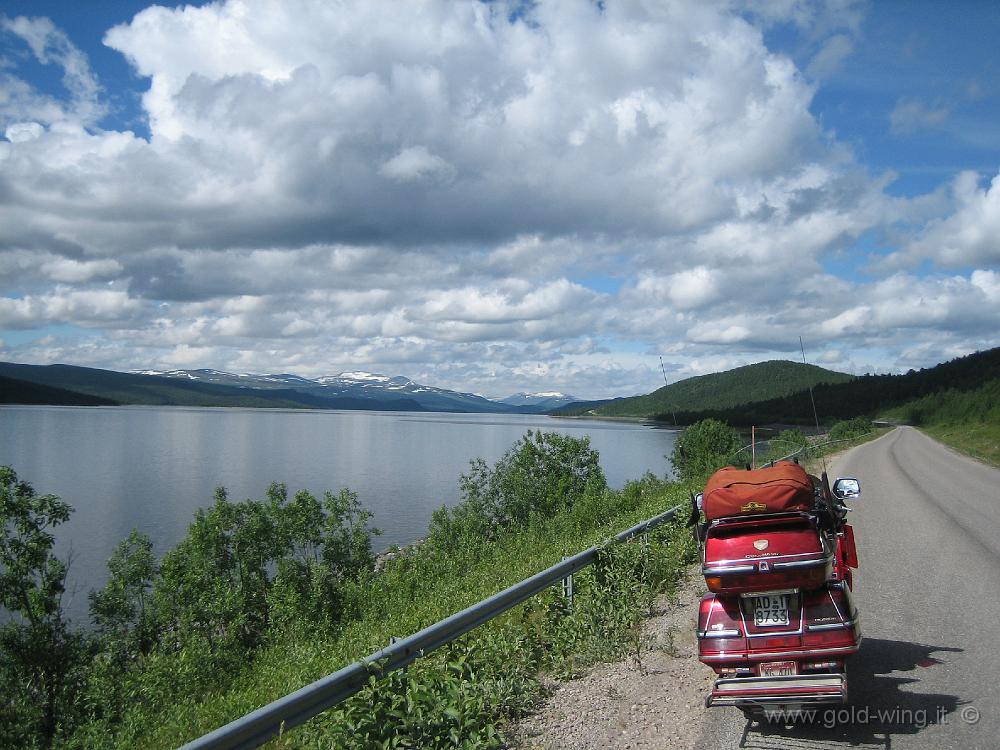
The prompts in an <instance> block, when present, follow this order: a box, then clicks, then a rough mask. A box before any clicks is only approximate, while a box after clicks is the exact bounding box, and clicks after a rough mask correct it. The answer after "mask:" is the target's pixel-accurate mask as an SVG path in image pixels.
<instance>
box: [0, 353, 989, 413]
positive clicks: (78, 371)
mask: <svg viewBox="0 0 1000 750" xmlns="http://www.w3.org/2000/svg"><path fill="white" fill-rule="evenodd" d="M997 378H1000V348H997V349H990V350H988V351H985V352H977V353H976V354H970V355H969V356H967V357H961V358H959V359H955V360H952V361H951V362H945V363H943V364H940V365H936V366H935V367H931V368H927V369H925V370H920V371H914V370H911V371H910V372H908V373H906V374H904V375H863V376H860V377H855V376H852V375H846V374H844V373H841V372H833V371H831V370H825V369H823V368H821V367H816V366H814V365H805V364H802V363H798V362H785V361H770V362H761V363H759V364H755V365H747V366H746V367H737V368H736V369H733V370H728V371H726V372H721V373H714V374H711V375H702V376H698V377H694V378H688V379H686V380H681V381H678V382H677V383H672V384H671V385H668V386H665V387H663V388H660V389H658V390H656V391H654V392H653V393H650V394H648V395H645V396H636V397H632V398H620V399H613V400H607V401H576V400H575V399H573V397H572V396H567V395H566V394H563V393H557V392H542V393H518V394H516V395H513V396H508V397H507V398H505V399H502V400H492V399H488V398H486V397H485V396H481V395H479V394H475V393H462V392H459V391H451V390H447V389H445V388H437V387H434V386H428V385H421V384H419V383H414V382H413V381H412V380H410V379H409V378H405V377H402V376H395V377H391V376H388V375H378V374H375V373H369V372H344V373H341V374H339V375H331V376H326V377H321V378H315V379H309V378H303V377H301V376H299V375H290V374H287V373H286V374H278V375H251V374H234V373H229V372H221V371H219V370H170V371H166V372H163V371H154V370H145V371H141V372H131V373H125V372H115V371H113V370H98V369H93V368H88V367H75V366H72V365H47V366H39V365H21V364H14V363H10V362H0V403H7V404H67V405H68V404H75V405H115V404H153V405H176V406H242V407H270V408H287V409H364V410H369V411H389V410H391V411H443V412H479V413H494V414H543V413H544V414H552V415H555V416H589V417H639V418H644V419H653V420H657V421H661V422H664V423H666V424H675V423H676V424H679V425H684V424H692V423H694V422H696V421H698V420H699V419H704V418H707V417H712V418H715V419H722V420H724V421H727V422H729V423H730V424H733V425H751V424H756V425H765V424H770V423H795V424H807V423H811V422H812V421H813V418H814V417H813V400H814V399H813V398H812V397H811V396H810V393H809V389H810V388H812V389H813V392H814V396H815V403H816V408H817V410H818V412H819V417H820V421H821V422H830V421H835V420H837V419H846V418H850V417H854V416H859V415H875V414H878V413H879V412H881V411H884V410H885V409H889V408H892V407H895V406H899V405H901V404H903V403H906V402H907V401H910V400H912V399H916V398H921V397H923V396H926V395H928V394H931V393H937V392H941V391H945V390H948V389H951V390H955V391H966V390H970V389H975V388H978V387H979V386H981V385H982V384H983V383H984V382H986V381H988V380H992V379H997Z"/></svg>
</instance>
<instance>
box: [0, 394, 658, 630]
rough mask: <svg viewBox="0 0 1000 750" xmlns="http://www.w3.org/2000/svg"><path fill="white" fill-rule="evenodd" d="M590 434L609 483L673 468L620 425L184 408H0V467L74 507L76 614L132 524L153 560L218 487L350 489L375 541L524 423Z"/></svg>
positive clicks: (234, 491) (64, 531) (405, 534)
mask: <svg viewBox="0 0 1000 750" xmlns="http://www.w3.org/2000/svg"><path fill="white" fill-rule="evenodd" d="M529 429H532V430H538V429H542V430H550V431H557V432H560V433H563V434H566V435H572V436H574V437H581V436H584V435H586V436H589V437H590V440H591V445H592V446H593V447H594V448H595V449H596V450H598V451H599V452H600V455H601V465H602V466H603V468H604V471H605V473H606V475H607V477H608V482H609V483H610V484H611V485H612V486H613V487H621V486H623V485H624V484H625V482H626V481H628V480H630V479H638V478H639V477H641V476H642V475H643V474H644V473H646V472H647V471H651V472H652V473H654V474H656V475H658V476H663V475H665V474H666V473H667V471H668V470H669V468H670V465H669V462H668V460H667V458H666V455H668V454H669V453H670V451H671V450H672V449H673V444H674V439H675V437H676V434H677V433H675V432H674V431H672V430H664V429H656V428H653V427H651V426H646V425H641V424H637V423H630V422H607V421H597V420H578V419H572V420H569V419H554V418H551V417H545V416H522V415H513V416H510V415H492V414H491V415H486V414H438V413H434V414H427V413H401V412H360V411H291V410H289V411H284V410H270V409H266V410H265V409H205V408H184V407H144V406H132V407H128V406H125V407H97V408H95V407H89V408H84V407H56V406H23V407H22V406H5V407H0V465H9V466H12V467H13V468H14V470H15V471H16V472H17V474H18V477H19V478H21V479H23V480H26V481H28V482H30V483H31V484H32V485H33V486H34V488H35V490H36V491H37V492H38V493H40V494H45V493H53V494H55V495H58V496H59V497H61V498H62V499H63V500H65V501H66V502H68V503H70V504H71V505H72V506H73V507H74V509H75V512H74V513H73V515H72V517H71V519H70V521H69V522H67V523H66V524H64V525H63V526H61V527H59V528H58V529H57V531H56V536H57V540H58V545H57V552H58V553H59V555H60V556H61V557H62V558H63V559H65V558H66V555H70V557H71V564H70V575H69V581H70V591H69V592H68V594H67V597H66V599H65V601H64V604H65V605H66V608H67V611H68V612H69V613H70V614H71V615H72V616H74V617H75V618H82V617H84V616H85V615H86V612H87V592H88V591H89V590H90V589H93V588H99V587H101V586H103V585H104V582H105V579H106V567H105V563H106V561H107V558H108V556H109V555H110V554H111V551H112V550H113V549H114V547H115V545H116V544H117V543H118V542H119V541H120V540H121V539H123V538H124V537H125V536H127V535H128V533H129V531H130V530H131V529H132V528H133V527H135V528H138V529H139V530H140V531H143V532H145V533H147V534H149V535H150V537H151V538H152V539H153V543H154V545H155V547H154V549H155V551H156V553H157V554H158V555H162V554H163V553H164V552H165V551H166V550H168V549H169V548H170V547H172V546H173V545H174V544H176V543H177V542H178V541H179V540H180V539H181V538H182V537H183V536H184V534H185V533H186V530H187V525H188V524H189V523H190V521H191V519H192V515H193V513H194V511H195V510H196V509H197V508H199V507H204V506H208V505H210V504H211V503H212V495H213V492H214V489H215V488H216V487H218V486H220V485H221V486H224V487H226V488H227V489H228V490H229V493H230V495H229V496H230V498H231V499H233V500H243V499H245V498H248V497H253V498H261V497H263V495H264V491H265V490H266V488H267V486H268V485H269V484H270V483H271V482H284V483H285V484H287V485H288V489H289V493H290V494H291V493H294V492H295V491H297V490H299V489H308V490H310V491H311V492H313V493H315V494H317V495H319V494H321V493H322V492H323V491H325V490H328V489H329V490H333V491H337V490H339V489H340V488H342V487H349V488H350V489H351V490H353V491H354V492H357V493H358V495H359V498H360V500H361V502H362V504H363V505H365V506H366V507H367V508H369V509H370V510H371V511H373V512H374V514H375V520H374V524H375V525H376V526H378V527H379V528H380V529H382V531H383V532H384V533H383V535H382V536H381V537H378V538H377V539H376V545H377V548H379V549H384V548H385V547H388V546H389V545H391V544H406V543H408V542H411V541H413V540H414V539H417V538H419V537H421V536H423V534H424V532H425V531H426V529H427V523H428V521H429V520H430V516H431V513H432V511H434V510H435V509H436V508H438V507H440V506H441V505H449V506H450V505H454V504H455V503H457V502H458V501H459V500H460V495H459V491H458V478H459V475H460V474H462V473H463V472H465V471H467V470H468V466H469V461H470V459H473V458H476V457H482V458H484V459H486V460H487V461H488V462H490V463H492V462H494V461H495V460H496V459H497V458H499V457H500V456H501V455H503V453H504V452H505V451H506V450H507V449H508V448H510V446H511V445H512V444H513V443H514V442H515V441H516V440H517V439H518V438H520V437H521V436H522V435H523V434H524V433H525V431H526V430H529Z"/></svg>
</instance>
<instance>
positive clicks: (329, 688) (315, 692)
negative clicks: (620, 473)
mask: <svg viewBox="0 0 1000 750" xmlns="http://www.w3.org/2000/svg"><path fill="white" fill-rule="evenodd" d="M680 509H681V506H676V507H674V508H671V509H670V510H668V511H666V512H665V513H661V514H660V515H658V516H654V517H653V518H650V519H647V520H645V521H643V522H642V523H638V524H636V525H635V526H633V527H632V528H630V529H626V530H625V531H623V532H621V533H620V534H618V535H616V536H615V537H613V538H612V539H610V540H608V541H607V542H605V543H604V544H602V545H596V546H594V547H591V548H590V549H587V550H584V551H583V552H580V553H578V554H576V555H573V557H569V558H567V559H565V560H563V561H562V562H561V563H558V564H557V565H553V566H552V567H551V568H548V569H547V570H543V571H542V572H541V573H536V574H535V575H533V576H531V577H530V578H527V579H525V580H523V581H521V582H520V583H516V584H514V585H513V586H511V587H510V588H508V589H505V590H504V591H501V592H500V593H499V594H494V595H493V596H491V597H489V598H488V599H484V600H483V601H481V602H479V603H478V604H473V605H472V606H471V607H468V608H466V609H463V610H462V611H461V612H457V613H456V614H453V615H451V616H450V617H448V618H445V619H444V620H441V621H440V622H436V623H434V624H433V625H430V626H428V627H426V628H424V629H423V630H421V631H419V632H417V633H414V634H413V635H411V636H408V637H406V638H402V639H400V640H398V641H396V642H394V643H392V644H390V645H389V646H388V647H386V648H384V649H382V650H381V651H376V652H375V653H374V654H371V655H369V656H366V657H365V658H364V659H361V660H360V661H357V662H354V663H353V664H350V665H348V666H346V667H344V668H343V669H341V670H339V671H337V672H334V673H333V674H331V675H328V676H326V677H323V678H322V679H320V680H317V681H316V682H314V683H312V684H311V685H306V686H305V687H304V688H301V689H300V690H297V691H296V692H294V693H291V694H290V695H286V696H285V697H284V698H279V699H278V700H276V701H274V702H272V703H269V704H268V705H266V706H264V707H263V708H259V709H257V710H256V711H254V712H253V713H250V714H247V715H246V716H244V717H242V718H240V719H236V720H235V721H232V722H230V723H229V724H226V725H225V726H223V727H220V728H219V729H216V730H215V731H214V732H211V733H210V734H206V735H204V736H203V737H199V738H198V739H196V740H192V741H191V742H189V743H187V744H186V745H184V746H183V747H182V748H181V749H180V750H237V749H239V750H243V749H244V748H253V747H258V746H260V745H262V744H264V743H265V742H267V741H268V740H270V739H273V738H274V737H277V736H278V735H279V734H281V733H283V732H286V731H288V730H289V729H292V728H293V727H296V726H298V725H299V724H302V723H303V722H305V721H307V720H308V719H310V718H312V717H313V716H315V715H316V714H318V713H321V712H322V711H325V710H326V709H328V708H330V707H331V706H335V705H336V704H338V703H340V702H341V701H343V700H345V699H346V698H349V697H350V696H352V695H354V693H357V692H358V691H359V690H361V689H362V688H363V687H365V685H367V684H368V679H369V677H371V676H372V675H374V676H376V677H381V676H383V675H385V674H387V673H389V672H392V671H394V670H396V669H399V668H401V667H405V666H406V665H407V664H410V663H411V662H413V661H415V660H416V659H419V658H420V657H421V656H424V655H425V654H427V653H430V652H431V651H433V650H434V649H436V648H438V647H439V646H443V645H445V644H446V643H450V642H451V641H453V640H455V639H456V638H458V637H460V636H462V635H464V634H465V633H467V632H469V631H470V630H472V629H474V628H477V627H479V626H480V625H483V624H484V623H486V622H489V621H490V620H492V619H493V618H494V617H497V616H498V615H501V614H503V613H504V612H506V611H507V610H508V609H511V608H512V607H515V606H517V605H518V604H520V603H521V602H523V601H525V600H527V599H530V598H531V597H532V596H534V595H535V594H538V593H540V592H542V591H544V590H545V589H547V588H548V587H549V586H551V585H552V584H554V583H556V582H558V581H562V580H564V579H566V578H568V577H569V576H571V575H573V573H576V572H577V571H578V570H581V569H583V568H585V567H587V566H588V565H590V564H591V563H593V562H594V560H596V559H597V555H598V554H599V552H600V551H601V549H603V548H604V547H605V546H607V544H610V543H613V542H624V541H627V540H629V539H631V538H632V537H635V536H638V535H639V534H643V533H645V532H646V531H647V530H649V529H651V528H653V527H654V526H659V525H660V524H662V523H664V522H666V521H669V520H670V519H672V518H673V517H674V516H676V515H677V513H678V511H679V510H680Z"/></svg>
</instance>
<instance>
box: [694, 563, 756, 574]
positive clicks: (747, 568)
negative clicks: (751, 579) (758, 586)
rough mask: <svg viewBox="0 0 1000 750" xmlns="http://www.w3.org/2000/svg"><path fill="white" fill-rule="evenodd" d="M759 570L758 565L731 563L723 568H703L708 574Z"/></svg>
mask: <svg viewBox="0 0 1000 750" xmlns="http://www.w3.org/2000/svg"><path fill="white" fill-rule="evenodd" d="M755 570H757V566H756V565H729V566H727V567H722V568H702V569H701V572H702V574H704V575H706V576H711V575H721V574H723V573H753V572H754V571H755Z"/></svg>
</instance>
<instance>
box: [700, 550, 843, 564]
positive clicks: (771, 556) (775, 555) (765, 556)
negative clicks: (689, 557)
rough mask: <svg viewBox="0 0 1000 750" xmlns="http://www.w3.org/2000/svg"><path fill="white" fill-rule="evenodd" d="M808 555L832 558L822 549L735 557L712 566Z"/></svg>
mask: <svg viewBox="0 0 1000 750" xmlns="http://www.w3.org/2000/svg"><path fill="white" fill-rule="evenodd" d="M808 555H823V556H824V557H832V555H831V554H830V553H829V551H828V550H826V549H822V550H817V551H816V552H792V553H790V554H788V555H782V554H781V553H766V554H762V555H761V556H760V557H737V558H735V559H733V560H716V561H715V562H713V563H712V565H730V564H740V563H746V562H747V560H752V561H753V562H755V563H757V562H760V561H761V560H776V559H780V558H784V557H806V556H808Z"/></svg>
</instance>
